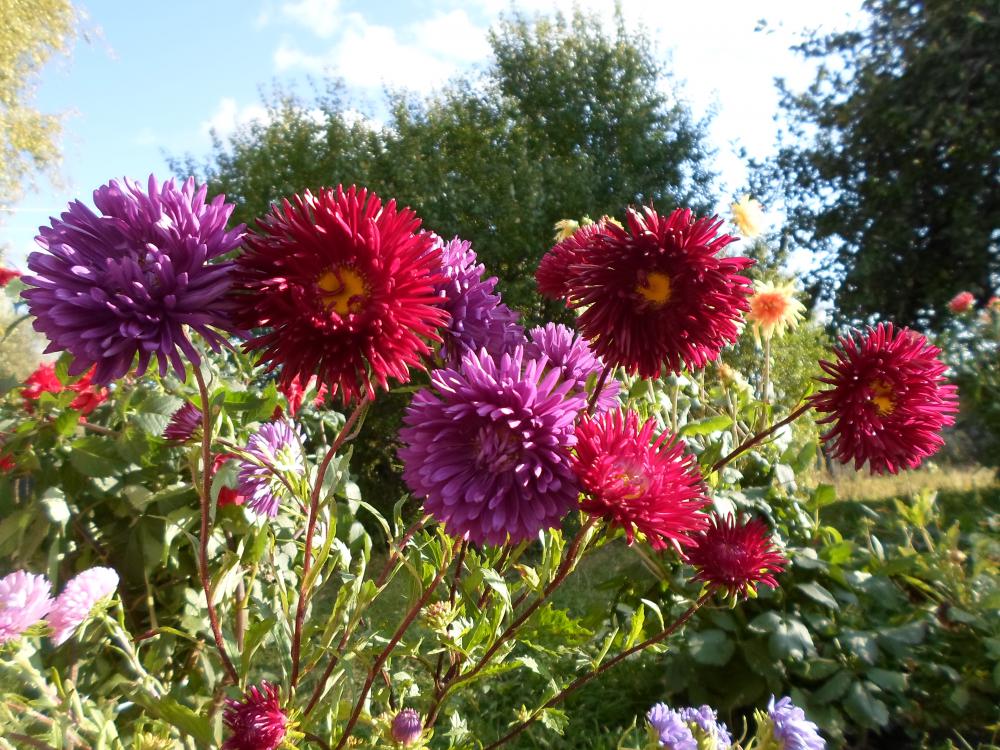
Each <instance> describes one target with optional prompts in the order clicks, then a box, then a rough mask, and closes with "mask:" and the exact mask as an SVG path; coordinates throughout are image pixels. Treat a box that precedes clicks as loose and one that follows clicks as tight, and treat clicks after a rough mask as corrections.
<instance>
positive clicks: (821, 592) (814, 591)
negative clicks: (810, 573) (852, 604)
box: [795, 581, 840, 609]
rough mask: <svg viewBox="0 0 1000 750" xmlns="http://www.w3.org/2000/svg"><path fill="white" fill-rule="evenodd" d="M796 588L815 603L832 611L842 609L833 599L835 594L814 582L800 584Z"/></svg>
mask: <svg viewBox="0 0 1000 750" xmlns="http://www.w3.org/2000/svg"><path fill="white" fill-rule="evenodd" d="M795 588H797V589H798V590H799V591H801V592H802V593H803V594H805V595H806V596H808V597H809V598H810V599H812V600H813V601H815V602H819V603H820V604H822V605H823V606H824V607H829V608H830V609H840V604H838V603H837V600H836V599H834V598H833V594H831V593H830V592H829V591H827V590H826V589H825V588H823V587H822V586H820V585H819V584H818V583H816V582H814V581H810V582H809V583H798V584H796V585H795Z"/></svg>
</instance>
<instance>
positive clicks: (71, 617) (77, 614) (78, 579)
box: [48, 567, 118, 646]
mask: <svg viewBox="0 0 1000 750" xmlns="http://www.w3.org/2000/svg"><path fill="white" fill-rule="evenodd" d="M117 589H118V574H117V573H116V572H115V571H113V570H112V569H111V568H101V567H97V568H89V569H88V570H85V571H83V572H82V573H77V574H76V576H74V577H73V578H71V579H70V580H69V583H67V584H66V587H65V588H64V589H63V591H62V593H61V594H59V596H58V597H56V600H55V602H54V603H53V605H52V611H51V612H49V616H48V622H49V627H51V628H52V635H51V638H52V640H53V642H54V643H55V644H56V645H57V646H61V645H62V644H63V643H65V642H66V641H68V640H69V639H70V638H72V637H73V634H74V633H75V632H76V629H77V628H78V627H79V626H80V625H82V624H83V623H84V622H86V621H87V620H88V619H89V618H90V615H91V612H93V611H94V608H95V607H96V606H97V605H98V604H100V603H101V602H102V601H103V600H105V599H107V598H108V597H110V596H111V595H112V594H114V593H115V591H116V590H117Z"/></svg>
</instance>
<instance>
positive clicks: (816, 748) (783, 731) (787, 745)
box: [758, 695, 826, 750]
mask: <svg viewBox="0 0 1000 750" xmlns="http://www.w3.org/2000/svg"><path fill="white" fill-rule="evenodd" d="M767 718H768V719H769V720H770V722H771V727H769V728H770V731H771V735H772V737H773V738H774V740H775V742H776V745H775V747H776V748H777V749H778V750H824V748H825V747H826V740H824V739H823V737H822V735H820V733H819V727H818V726H816V724H815V723H814V722H811V721H809V720H808V719H807V718H806V714H805V711H803V710H802V709H801V708H799V707H798V706H795V705H793V704H792V699H791V698H788V697H784V698H782V699H781V700H779V701H778V702H777V703H776V702H775V700H774V696H773V695H772V696H771V700H770V701H769V702H768V704H767ZM766 729H767V728H765V731H766ZM760 734H761V730H760V728H758V735H760Z"/></svg>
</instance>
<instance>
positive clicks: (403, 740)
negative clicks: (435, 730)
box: [392, 708, 424, 747]
mask: <svg viewBox="0 0 1000 750" xmlns="http://www.w3.org/2000/svg"><path fill="white" fill-rule="evenodd" d="M423 731H424V723H423V721H422V720H421V719H420V714H418V713H417V712H416V711H415V710H414V709H412V708H404V709H403V710H402V711H400V712H399V713H398V714H396V718H394V719H393V720H392V739H394V740H395V741H396V742H398V743H399V744H400V745H402V746H403V747H409V746H410V745H412V744H413V743H414V742H416V741H417V740H418V739H420V734H421V733H422V732H423Z"/></svg>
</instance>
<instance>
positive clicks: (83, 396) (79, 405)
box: [69, 365, 108, 417]
mask: <svg viewBox="0 0 1000 750" xmlns="http://www.w3.org/2000/svg"><path fill="white" fill-rule="evenodd" d="M96 371H97V366H96V365H95V366H94V367H91V368H90V369H89V370H87V372H86V373H84V375H83V377H82V378H80V379H79V380H78V381H76V382H75V383H73V385H71V386H69V390H71V391H74V392H75V393H76V394H77V396H76V398H74V399H73V400H72V401H71V402H70V404H69V408H70V409H76V410H77V411H78V412H80V416H81V417H85V416H87V415H88V414H90V413H91V412H92V411H93V410H94V409H96V408H97V407H98V406H100V405H101V404H103V403H104V402H105V401H107V400H108V389H107V388H100V387H97V386H95V385H94V384H93V379H94V373H95V372H96Z"/></svg>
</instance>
